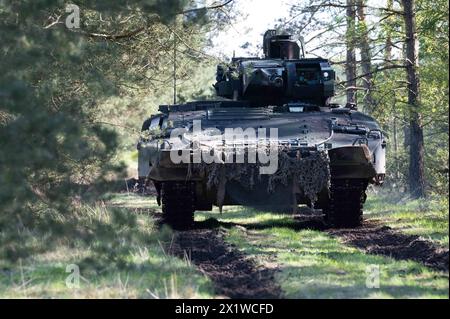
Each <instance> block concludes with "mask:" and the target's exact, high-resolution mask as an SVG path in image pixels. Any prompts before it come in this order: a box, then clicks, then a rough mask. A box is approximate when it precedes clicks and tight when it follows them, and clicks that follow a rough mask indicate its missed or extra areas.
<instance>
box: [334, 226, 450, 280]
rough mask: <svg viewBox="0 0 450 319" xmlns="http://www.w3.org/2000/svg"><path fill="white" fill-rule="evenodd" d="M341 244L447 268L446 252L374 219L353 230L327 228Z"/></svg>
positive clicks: (442, 268)
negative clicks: (340, 240)
mask: <svg viewBox="0 0 450 319" xmlns="http://www.w3.org/2000/svg"><path fill="white" fill-rule="evenodd" d="M328 233H329V234H331V235H333V236H337V237H340V238H341V239H342V240H343V242H344V243H345V244H348V245H351V246H354V247H357V248H360V249H362V250H364V251H365V252H366V253H369V254H376V255H384V256H388V257H392V258H394V259H397V260H408V259H410V260H414V261H417V262H420V263H422V264H424V265H425V266H427V267H430V268H433V269H436V270H440V271H447V272H448V268H449V267H448V266H449V251H448V249H447V248H443V247H439V246H437V245H435V244H434V243H432V242H430V241H428V240H424V239H421V238H420V237H419V236H416V235H406V234H402V233H399V232H398V231H395V230H393V229H392V228H390V227H389V226H383V225H380V224H378V223H376V222H369V221H366V222H364V223H363V225H362V226H360V227H357V228H354V229H329V230H328Z"/></svg>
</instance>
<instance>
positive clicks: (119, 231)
mask: <svg viewBox="0 0 450 319" xmlns="http://www.w3.org/2000/svg"><path fill="white" fill-rule="evenodd" d="M110 200H111V201H110V202H109V203H108V205H111V206H112V207H113V208H115V209H119V210H120V211H121V212H123V213H124V215H123V216H119V217H117V216H116V215H115V214H114V213H112V211H111V210H110V208H109V206H108V205H107V206H105V205H104V204H102V203H99V204H98V205H96V206H89V207H88V206H85V207H82V208H81V209H80V212H79V215H80V216H78V219H79V223H80V226H81V228H82V229H83V230H86V231H88V233H89V229H91V228H93V227H94V225H96V223H97V222H101V223H102V227H101V228H99V229H98V230H97V232H94V233H92V234H90V236H92V238H93V240H90V241H89V244H86V243H85V241H84V240H85V238H82V237H80V238H76V239H73V240H62V241H61V242H60V243H57V244H56V245H55V246H56V248H55V249H52V250H50V251H47V252H45V253H41V254H37V255H35V256H33V257H32V258H28V259H25V260H20V261H19V263H14V264H12V263H8V262H6V261H2V262H0V298H212V297H213V296H214V294H213V288H212V284H211V282H210V280H209V279H208V278H207V277H206V276H205V275H204V274H202V273H201V272H199V271H198V270H197V269H196V268H195V267H194V266H193V265H192V264H191V263H190V262H189V261H188V260H183V259H180V258H176V257H172V256H170V255H168V253H167V251H166V250H167V247H168V246H169V245H170V242H171V241H172V239H173V234H172V231H171V230H170V229H169V228H168V227H162V228H161V229H159V228H157V227H155V226H154V222H153V217H152V216H150V215H149V214H148V212H149V210H151V209H152V207H153V206H155V205H156V201H155V200H154V198H148V197H147V198H146V197H140V196H136V195H129V194H118V195H114V196H112V197H111V198H110ZM137 209H139V211H138V212H137V214H135V213H136V210H137ZM116 214H117V213H116ZM126 216H133V217H135V220H134V219H133V218H132V219H133V221H132V222H130V221H127V220H122V219H121V218H126ZM105 227H110V228H105ZM68 265H76V266H77V267H79V271H80V275H81V277H80V280H79V287H71V286H70V285H69V286H68V285H66V280H67V278H68V276H69V275H71V270H70V269H67V268H66V267H68ZM66 270H67V271H66ZM72 271H73V270H72Z"/></svg>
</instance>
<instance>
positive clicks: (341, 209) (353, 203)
mask: <svg viewBox="0 0 450 319" xmlns="http://www.w3.org/2000/svg"><path fill="white" fill-rule="evenodd" d="M366 188H367V180H362V179H332V180H331V187H330V193H329V203H328V207H327V208H326V209H325V217H326V221H327V224H328V225H329V226H332V227H346V228H352V227H357V226H359V225H361V223H362V220H363V204H364V202H365V201H366Z"/></svg>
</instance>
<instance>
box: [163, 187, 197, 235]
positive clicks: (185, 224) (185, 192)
mask: <svg viewBox="0 0 450 319" xmlns="http://www.w3.org/2000/svg"><path fill="white" fill-rule="evenodd" d="M161 186H162V187H161V202H162V212H163V218H164V221H165V222H166V223H167V224H169V225H170V226H172V228H173V229H176V230H184V229H189V228H191V227H192V226H193V225H194V210H195V209H194V206H195V188H194V185H193V183H191V182H163V183H162V185H161Z"/></svg>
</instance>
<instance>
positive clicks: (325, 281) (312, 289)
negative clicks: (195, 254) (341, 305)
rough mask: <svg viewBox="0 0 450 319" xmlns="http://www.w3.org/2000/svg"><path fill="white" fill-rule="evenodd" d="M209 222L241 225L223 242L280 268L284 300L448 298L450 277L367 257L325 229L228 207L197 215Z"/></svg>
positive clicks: (407, 263)
mask: <svg viewBox="0 0 450 319" xmlns="http://www.w3.org/2000/svg"><path fill="white" fill-rule="evenodd" d="M208 218H217V219H219V220H220V221H222V222H233V223H238V224H240V225H242V226H244V228H242V227H233V228H231V229H230V230H229V232H228V235H227V240H228V241H229V242H230V243H232V244H234V245H235V246H237V247H238V248H239V249H240V250H242V251H243V252H244V253H245V254H247V255H249V256H252V257H254V258H255V259H256V260H257V261H258V263H260V264H263V265H265V266H267V267H278V268H279V270H280V271H279V272H278V273H277V275H276V280H277V282H278V283H279V284H280V286H281V288H282V291H283V295H284V297H286V298H448V289H449V286H448V273H441V272H436V271H433V270H430V269H429V268H427V267H424V266H422V265H421V264H419V263H416V262H413V261H398V260H394V259H391V258H388V257H383V256H375V255H370V254H365V253H363V252H362V251H360V250H358V249H356V248H353V247H348V246H346V245H344V244H343V243H341V242H340V241H339V239H337V238H334V237H331V236H329V235H328V234H327V233H325V232H323V231H315V230H307V229H305V230H296V228H297V227H296V224H295V223H297V222H296V221H294V220H293V219H291V218H290V217H289V216H288V215H280V214H271V213H261V212H258V211H255V210H253V209H246V208H237V207H229V208H227V209H226V210H224V213H223V214H222V215H219V214H218V213H217V212H215V211H213V212H203V213H200V214H198V216H197V219H198V220H204V219H208ZM447 225H448V224H447ZM447 227H448V226H447ZM372 265H377V266H378V267H379V269H380V288H378V289H377V288H367V286H366V280H367V278H368V274H367V270H368V269H369V268H370V267H372Z"/></svg>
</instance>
